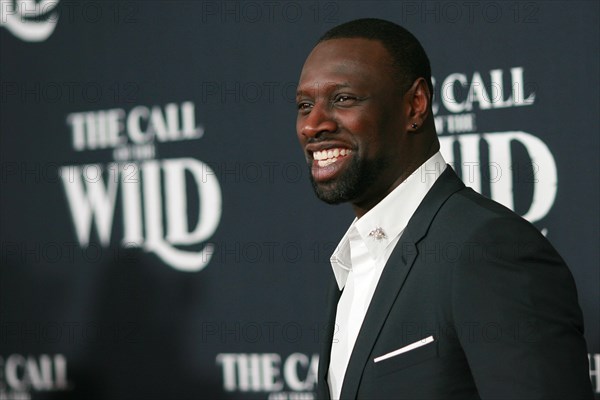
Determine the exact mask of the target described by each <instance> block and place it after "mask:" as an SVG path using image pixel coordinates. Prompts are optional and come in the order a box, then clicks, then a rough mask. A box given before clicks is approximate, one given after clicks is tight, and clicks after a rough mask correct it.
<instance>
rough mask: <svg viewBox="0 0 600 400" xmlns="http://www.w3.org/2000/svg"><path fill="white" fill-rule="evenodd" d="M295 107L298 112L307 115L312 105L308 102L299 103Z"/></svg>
mask: <svg viewBox="0 0 600 400" xmlns="http://www.w3.org/2000/svg"><path fill="white" fill-rule="evenodd" d="M296 106H297V107H298V112H302V113H307V112H309V111H310V109H311V108H312V106H313V105H312V104H311V103H309V102H308V101H300V102H298V103H297V104H296Z"/></svg>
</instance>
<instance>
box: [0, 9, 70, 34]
mask: <svg viewBox="0 0 600 400" xmlns="http://www.w3.org/2000/svg"><path fill="white" fill-rule="evenodd" d="M58 1H59V0H41V1H35V0H0V26H3V27H5V28H6V29H7V30H8V31H9V32H10V33H12V34H13V35H15V36H16V37H18V38H19V39H21V40H24V41H26V42H43V41H44V40H46V39H48V38H49V37H50V35H52V32H54V29H55V28H56V24H57V22H58V12H57V11H56V6H57V5H58Z"/></svg>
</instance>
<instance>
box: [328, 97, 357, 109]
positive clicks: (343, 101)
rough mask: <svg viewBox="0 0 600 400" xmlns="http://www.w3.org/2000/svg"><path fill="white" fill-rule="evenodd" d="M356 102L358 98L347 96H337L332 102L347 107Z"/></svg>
mask: <svg viewBox="0 0 600 400" xmlns="http://www.w3.org/2000/svg"><path fill="white" fill-rule="evenodd" d="M357 100H358V97H356V96H352V95H349V94H339V95H337V96H335V98H334V99H333V102H334V103H335V104H338V105H343V106H349V105H351V104H354V103H355V102H356V101H357Z"/></svg>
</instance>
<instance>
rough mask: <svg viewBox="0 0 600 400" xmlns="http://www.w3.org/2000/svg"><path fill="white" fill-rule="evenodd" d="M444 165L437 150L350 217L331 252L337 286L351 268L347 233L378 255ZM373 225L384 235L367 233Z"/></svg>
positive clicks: (391, 239)
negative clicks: (362, 211)
mask: <svg viewBox="0 0 600 400" xmlns="http://www.w3.org/2000/svg"><path fill="white" fill-rule="evenodd" d="M446 167H447V165H446V162H445V161H444V158H443V157H442V155H441V153H440V152H439V151H438V152H437V153H435V154H434V155H433V156H432V157H431V158H429V159H428V160H427V161H425V163H423V164H422V165H421V166H420V167H419V168H417V169H416V170H415V171H414V172H413V173H412V174H411V175H410V176H409V177H408V178H406V179H405V180H404V181H403V182H402V183H400V185H398V187H396V188H395V189H394V190H392V191H391V192H390V193H389V194H388V195H387V196H386V197H385V198H383V200H381V201H380V202H379V203H377V204H376V205H375V207H373V208H372V209H370V210H369V211H368V212H367V213H366V214H365V215H363V216H362V217H361V218H360V219H358V218H355V219H354V221H352V224H351V225H350V227H349V228H348V230H347V231H346V233H345V234H344V236H343V237H342V239H341V241H340V243H339V244H338V246H337V247H336V249H335V251H334V252H333V255H332V256H331V266H332V268H333V274H334V276H335V279H336V281H337V284H338V287H339V288H340V290H341V289H342V288H343V287H344V286H345V284H346V279H347V278H348V273H349V272H350V270H351V269H352V262H351V256H350V237H351V236H353V235H356V234H358V235H360V237H361V238H362V240H363V241H364V243H365V245H366V247H367V249H368V250H369V253H370V254H371V257H372V258H373V260H376V259H377V258H378V257H380V256H382V255H383V254H384V253H385V250H386V248H387V247H388V246H390V245H391V244H393V243H395V242H396V239H397V238H398V237H399V236H400V234H401V233H402V232H403V231H404V228H406V225H407V224H408V221H409V220H410V218H411V217H412V215H413V214H414V213H415V211H416V210H417V207H419V204H421V202H422V201H423V198H424V197H425V195H426V194H427V192H428V191H429V189H431V187H432V186H433V184H434V183H435V181H436V180H437V178H438V177H439V176H440V175H441V174H442V172H444V170H445V169H446ZM377 228H380V229H381V230H383V232H384V233H385V237H383V238H380V239H377V238H375V236H374V235H370V233H371V232H373V231H374V230H375V229H377Z"/></svg>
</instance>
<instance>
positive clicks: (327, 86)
mask: <svg viewBox="0 0 600 400" xmlns="http://www.w3.org/2000/svg"><path fill="white" fill-rule="evenodd" d="M314 86H315V85H311V87H314ZM351 86H352V85H350V83H349V82H343V83H333V82H327V83H325V84H322V85H321V84H318V88H317V89H319V88H325V90H337V89H344V88H348V87H351ZM305 94H308V91H306V90H297V91H296V97H298V96H303V95H305Z"/></svg>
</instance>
